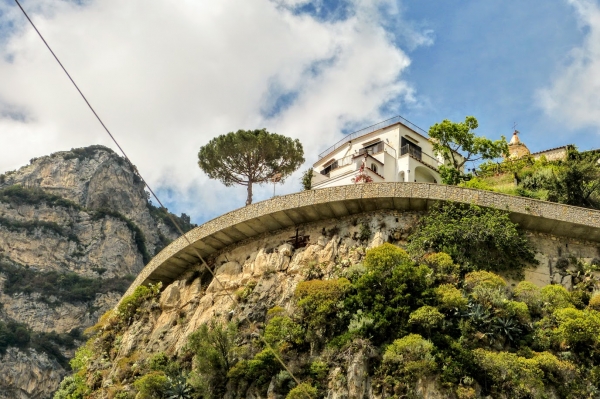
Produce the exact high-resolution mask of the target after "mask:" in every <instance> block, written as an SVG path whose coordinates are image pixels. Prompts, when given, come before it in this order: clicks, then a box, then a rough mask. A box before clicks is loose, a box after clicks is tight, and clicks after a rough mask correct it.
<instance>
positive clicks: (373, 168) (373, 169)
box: [371, 163, 377, 173]
mask: <svg viewBox="0 0 600 399" xmlns="http://www.w3.org/2000/svg"><path fill="white" fill-rule="evenodd" d="M371 170H372V171H373V172H375V173H377V165H375V164H374V163H372V164H371Z"/></svg>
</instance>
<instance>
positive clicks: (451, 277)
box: [423, 252, 460, 282]
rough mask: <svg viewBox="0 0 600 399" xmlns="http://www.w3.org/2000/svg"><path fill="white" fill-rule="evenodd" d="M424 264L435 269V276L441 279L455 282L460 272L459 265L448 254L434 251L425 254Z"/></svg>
mask: <svg viewBox="0 0 600 399" xmlns="http://www.w3.org/2000/svg"><path fill="white" fill-rule="evenodd" d="M423 260H424V261H425V264H426V265H427V266H429V267H430V268H431V269H433V271H435V274H436V278H437V279H438V280H441V281H446V282H455V281H457V280H458V277H459V274H460V266H459V265H457V264H455V263H454V262H453V261H452V258H451V257H450V255H448V254H445V253H443V252H436V253H431V254H427V255H425V257H424V258H423Z"/></svg>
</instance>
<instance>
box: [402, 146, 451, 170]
mask: <svg viewBox="0 0 600 399" xmlns="http://www.w3.org/2000/svg"><path fill="white" fill-rule="evenodd" d="M406 154H408V155H410V156H411V157H413V158H416V159H418V160H419V161H421V162H423V163H424V164H426V165H429V166H432V167H434V168H435V169H437V168H439V166H440V165H441V164H442V163H441V162H440V161H439V160H438V159H437V158H434V157H432V156H431V155H427V154H424V153H423V151H421V150H420V149H418V148H415V147H413V146H411V145H408V144H407V145H405V146H403V147H400V156H402V155H406Z"/></svg>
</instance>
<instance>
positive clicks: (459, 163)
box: [429, 116, 508, 184]
mask: <svg viewBox="0 0 600 399" xmlns="http://www.w3.org/2000/svg"><path fill="white" fill-rule="evenodd" d="M478 126H479V123H478V122H477V119H475V117H474V116H467V117H466V118H465V121H464V122H451V121H449V120H448V119H444V120H443V121H442V122H441V123H436V124H435V125H433V126H431V127H430V128H429V137H431V138H432V139H433V140H432V142H433V150H434V151H435V152H436V153H437V154H440V155H441V156H442V157H443V158H444V160H445V161H446V162H447V165H442V166H441V167H440V175H441V176H442V181H443V182H444V183H445V184H458V183H460V181H461V180H464V179H465V176H464V173H463V172H462V171H461V170H462V168H463V166H464V165H465V164H466V163H467V162H474V161H479V160H485V159H494V158H498V157H500V156H502V155H505V154H508V143H507V142H506V139H505V138H504V136H502V138H501V139H500V140H496V141H492V140H490V139H487V138H485V137H479V136H476V135H475V133H474V132H473V130H475V129H477V127H478ZM459 152H460V153H462V154H463V156H464V158H462V157H460V156H459V155H458V153H459Z"/></svg>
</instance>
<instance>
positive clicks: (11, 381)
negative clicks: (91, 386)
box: [0, 348, 66, 399]
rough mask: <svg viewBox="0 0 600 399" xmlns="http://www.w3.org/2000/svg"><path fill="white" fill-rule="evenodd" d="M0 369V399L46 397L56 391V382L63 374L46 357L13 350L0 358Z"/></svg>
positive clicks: (31, 352)
mask: <svg viewBox="0 0 600 399" xmlns="http://www.w3.org/2000/svg"><path fill="white" fill-rule="evenodd" d="M0 368H1V369H2V377H1V381H2V383H1V384H0V387H1V388H2V389H0V399H28V398H43V397H47V396H48V392H52V391H54V390H55V389H56V381H60V379H61V378H62V377H63V376H64V375H65V374H66V372H65V370H63V369H62V368H61V367H60V365H59V364H58V363H56V362H55V361H53V360H52V359H50V358H49V357H48V355H47V354H45V353H38V352H36V351H33V350H32V351H28V352H22V351H20V350H18V349H15V348H9V349H8V350H7V351H6V353H5V354H4V355H3V356H0Z"/></svg>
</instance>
